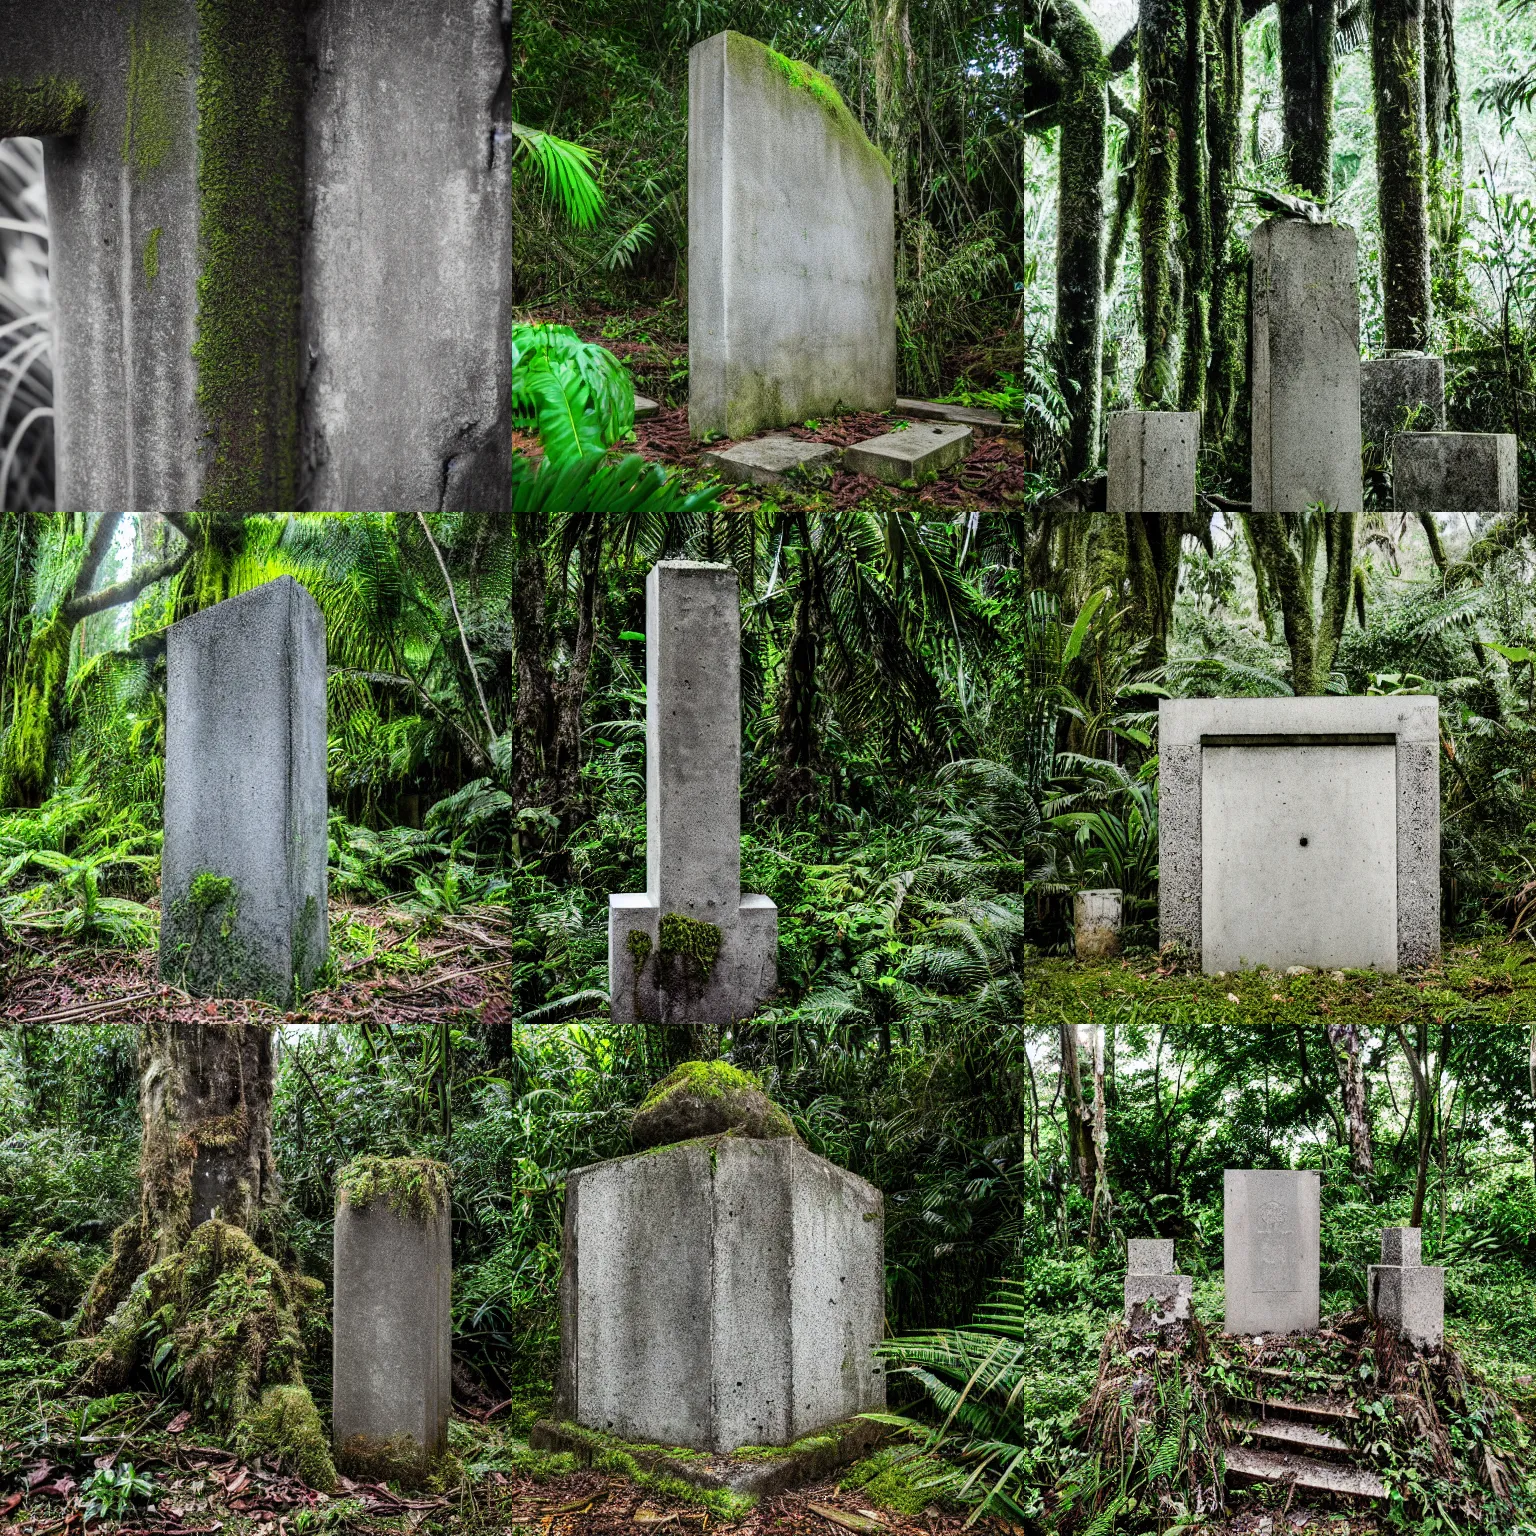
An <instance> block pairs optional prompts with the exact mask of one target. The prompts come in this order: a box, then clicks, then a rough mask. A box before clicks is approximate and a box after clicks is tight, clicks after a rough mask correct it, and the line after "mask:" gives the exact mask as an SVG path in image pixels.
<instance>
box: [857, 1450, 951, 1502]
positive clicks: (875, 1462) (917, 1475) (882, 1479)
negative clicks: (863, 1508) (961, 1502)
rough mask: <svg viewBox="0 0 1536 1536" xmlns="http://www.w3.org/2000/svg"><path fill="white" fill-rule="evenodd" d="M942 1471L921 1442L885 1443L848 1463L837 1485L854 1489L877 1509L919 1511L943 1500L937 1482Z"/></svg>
mask: <svg viewBox="0 0 1536 1536" xmlns="http://www.w3.org/2000/svg"><path fill="white" fill-rule="evenodd" d="M943 1472H944V1463H943V1462H941V1461H940V1460H939V1459H938V1458H937V1457H935V1456H925V1455H923V1454H922V1449H921V1447H920V1446H915V1445H901V1446H888V1447H886V1448H885V1449H884V1450H879V1451H876V1452H875V1454H874V1455H873V1456H866V1457H865V1458H864V1460H863V1461H861V1462H858V1463H856V1464H855V1465H854V1466H852V1467H850V1468H849V1469H848V1472H847V1475H846V1476H845V1477H844V1478H843V1480H842V1482H841V1483H840V1484H839V1485H838V1486H839V1487H840V1488H842V1489H843V1490H844V1491H845V1492H852V1491H853V1490H855V1489H856V1490H857V1491H858V1492H859V1493H861V1494H862V1495H863V1496H864V1498H865V1499H866V1500H867V1501H868V1503H869V1504H871V1505H872V1506H873V1507H874V1508H876V1509H889V1510H892V1511H894V1512H895V1513H896V1514H898V1515H909V1516H911V1515H920V1514H922V1512H923V1511H924V1510H925V1509H928V1508H930V1507H932V1506H933V1505H940V1506H942V1505H943V1504H944V1503H945V1500H944V1497H943V1495H942V1493H941V1492H940V1489H939V1487H938V1486H937V1484H938V1482H939V1480H940V1478H941V1477H942V1474H943Z"/></svg>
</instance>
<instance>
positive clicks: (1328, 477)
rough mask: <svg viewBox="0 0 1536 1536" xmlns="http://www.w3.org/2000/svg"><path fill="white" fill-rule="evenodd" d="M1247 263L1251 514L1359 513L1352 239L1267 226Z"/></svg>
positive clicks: (1312, 229) (1301, 226) (1328, 227)
mask: <svg viewBox="0 0 1536 1536" xmlns="http://www.w3.org/2000/svg"><path fill="white" fill-rule="evenodd" d="M1249 247H1250V249H1251V251H1252V254H1253V277H1252V294H1253V315H1252V354H1253V365H1252V372H1251V379H1252V408H1253V510H1254V512H1255V513H1257V514H1260V515H1263V514H1265V513H1300V512H1305V511H1306V509H1307V508H1308V507H1310V506H1312V505H1314V504H1315V503H1318V502H1322V503H1325V504H1326V505H1327V506H1330V507H1332V508H1334V509H1336V510H1338V511H1343V512H1359V511H1360V510H1361V509H1362V496H1363V489H1362V484H1361V476H1360V300H1359V288H1358V253H1357V250H1356V242H1355V232H1354V230H1352V229H1350V228H1349V227H1348V226H1347V225H1343V224H1309V223H1307V222H1306V221H1305V220H1303V219H1286V218H1279V219H1268V220H1266V221H1265V222H1264V223H1262V224H1260V225H1259V226H1258V227H1257V228H1256V229H1255V230H1254V231H1253V233H1252V234H1251V235H1250V236H1249Z"/></svg>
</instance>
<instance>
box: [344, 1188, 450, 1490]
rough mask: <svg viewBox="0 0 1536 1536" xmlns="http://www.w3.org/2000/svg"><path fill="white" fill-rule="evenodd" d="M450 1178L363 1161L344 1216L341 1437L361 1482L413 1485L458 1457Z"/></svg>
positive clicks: (347, 1462)
mask: <svg viewBox="0 0 1536 1536" xmlns="http://www.w3.org/2000/svg"><path fill="white" fill-rule="evenodd" d="M452 1279H453V1244H452V1231H451V1222H450V1214H449V1208H448V1182H447V1169H446V1168H444V1167H443V1166H442V1164H440V1163H433V1162H429V1161H427V1160H425V1159H418V1158H397V1159H385V1158H363V1159H360V1160H359V1161H358V1162H357V1163H354V1164H352V1165H351V1166H350V1167H348V1168H347V1169H345V1170H344V1171H343V1173H342V1176H341V1180H340V1184H339V1188H338V1193H337V1206H336V1230H335V1303H334V1319H333V1322H332V1340H333V1343H332V1370H333V1383H334V1384H333V1398H332V1409H331V1423H332V1436H333V1439H334V1442H335V1447H336V1465H337V1467H338V1468H339V1469H340V1470H341V1471H343V1472H346V1473H349V1474H350V1475H352V1476H355V1477H369V1478H376V1479H377V1478H404V1479H407V1480H409V1479H412V1478H414V1477H417V1476H420V1475H421V1474H422V1473H423V1472H425V1471H426V1469H427V1468H428V1466H429V1465H430V1463H432V1462H433V1461H435V1460H436V1459H437V1457H438V1456H440V1455H441V1454H442V1452H443V1450H444V1449H445V1448H446V1445H447V1439H448V1416H449V1411H450V1407H451V1400H452V1391H453V1378H452V1368H453V1322H452V1312H451V1290H452Z"/></svg>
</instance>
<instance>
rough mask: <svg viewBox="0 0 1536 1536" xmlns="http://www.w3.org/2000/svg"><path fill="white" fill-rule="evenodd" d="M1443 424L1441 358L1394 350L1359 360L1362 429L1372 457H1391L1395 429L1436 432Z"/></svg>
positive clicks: (1376, 459)
mask: <svg viewBox="0 0 1536 1536" xmlns="http://www.w3.org/2000/svg"><path fill="white" fill-rule="evenodd" d="M1444 425H1445V359H1444V358H1440V357H1432V356H1431V355H1430V354H1429V353H1428V352H1392V353H1389V354H1388V355H1387V356H1386V357H1368V358H1366V359H1365V360H1364V361H1363V362H1362V363H1361V364H1360V435H1361V437H1362V438H1363V439H1364V441H1365V442H1366V443H1367V444H1369V449H1368V451H1369V452H1370V453H1371V455H1372V462H1377V463H1380V464H1383V465H1386V464H1390V463H1391V462H1392V440H1393V439H1394V438H1395V437H1396V435H1397V434H1398V433H1399V432H1437V431H1439V430H1440V428H1442V427H1443V426H1444Z"/></svg>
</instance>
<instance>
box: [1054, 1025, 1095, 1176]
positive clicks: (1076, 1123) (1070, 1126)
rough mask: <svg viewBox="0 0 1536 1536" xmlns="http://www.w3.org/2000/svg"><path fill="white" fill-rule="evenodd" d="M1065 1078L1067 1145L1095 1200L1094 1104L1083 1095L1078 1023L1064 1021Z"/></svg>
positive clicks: (1074, 1172) (1075, 1169)
mask: <svg viewBox="0 0 1536 1536" xmlns="http://www.w3.org/2000/svg"><path fill="white" fill-rule="evenodd" d="M1061 1081H1062V1086H1063V1089H1064V1091H1065V1098H1066V1104H1065V1108H1066V1114H1067V1149H1068V1155H1069V1157H1070V1159H1071V1163H1072V1177H1073V1179H1075V1180H1076V1182H1077V1187H1078V1188H1079V1189H1080V1190H1081V1191H1082V1192H1083V1198H1084V1199H1085V1200H1087V1201H1089V1202H1090V1204H1091V1203H1092V1202H1093V1199H1094V1194H1095V1192H1096V1190H1097V1188H1098V1177H1099V1174H1098V1157H1097V1148H1096V1144H1095V1141H1094V1134H1093V1131H1094V1125H1093V1120H1094V1106H1093V1105H1092V1104H1090V1103H1088V1102H1087V1101H1086V1100H1085V1099H1084V1098H1083V1072H1082V1064H1081V1062H1080V1061H1079V1060H1078V1054H1077V1025H1075V1024H1073V1023H1072V1022H1070V1020H1067V1019H1063V1020H1062V1021H1061Z"/></svg>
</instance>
